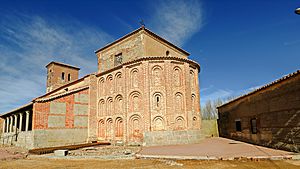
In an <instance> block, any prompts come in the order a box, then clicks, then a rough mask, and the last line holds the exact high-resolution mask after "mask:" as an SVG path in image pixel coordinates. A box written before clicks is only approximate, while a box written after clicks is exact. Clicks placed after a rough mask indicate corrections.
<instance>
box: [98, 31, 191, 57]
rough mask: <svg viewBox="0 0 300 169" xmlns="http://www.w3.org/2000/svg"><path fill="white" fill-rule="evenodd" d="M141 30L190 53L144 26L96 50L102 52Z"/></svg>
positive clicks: (183, 51)
mask: <svg viewBox="0 0 300 169" xmlns="http://www.w3.org/2000/svg"><path fill="white" fill-rule="evenodd" d="M141 30H144V31H146V32H147V33H149V34H150V35H152V36H154V37H155V38H157V39H159V40H161V41H163V42H165V43H167V44H168V45H170V46H172V47H174V48H175V49H177V50H179V51H181V52H182V53H184V54H186V55H190V54H189V53H188V52H187V51H185V50H183V49H181V48H180V47H178V46H176V45H174V44H173V43H171V42H169V41H167V40H166V39H164V38H162V37H160V36H158V35H157V34H155V33H154V32H152V31H150V30H149V29H147V28H145V27H144V26H142V27H140V28H138V29H136V30H134V31H132V32H131V33H129V34H127V35H125V36H123V37H121V38H119V39H117V40H115V41H113V42H112V43H109V44H107V45H105V46H104V47H102V48H100V49H98V50H96V51H95V53H98V52H100V51H102V50H104V49H106V48H108V47H110V46H112V45H114V44H116V43H118V42H120V41H122V40H124V39H126V38H128V37H130V36H132V35H134V34H136V33H138V32H140V31H141Z"/></svg>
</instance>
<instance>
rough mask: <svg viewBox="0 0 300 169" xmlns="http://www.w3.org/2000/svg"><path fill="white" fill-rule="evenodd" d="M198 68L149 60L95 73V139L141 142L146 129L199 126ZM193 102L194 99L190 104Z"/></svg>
mask: <svg viewBox="0 0 300 169" xmlns="http://www.w3.org/2000/svg"><path fill="white" fill-rule="evenodd" d="M197 78H198V70H197V69H196V68H193V67H191V66H190V65H189V64H188V63H185V62H179V61H170V60H151V61H143V62H140V63H133V64H131V65H127V66H124V67H122V68H120V69H117V70H114V71H112V72H109V73H107V74H104V75H101V76H99V77H97V116H96V118H95V117H89V118H90V119H97V125H94V126H93V125H90V128H98V130H97V139H98V140H108V141H118V140H121V141H123V142H126V143H141V142H143V140H144V133H145V132H151V131H178V130H188V129H195V130H197V129H198V130H199V129H200V124H201V123H200V120H201V117H200V105H199V92H198V91H197V90H199V88H198V83H199V82H198V80H197ZM192 103H193V104H192Z"/></svg>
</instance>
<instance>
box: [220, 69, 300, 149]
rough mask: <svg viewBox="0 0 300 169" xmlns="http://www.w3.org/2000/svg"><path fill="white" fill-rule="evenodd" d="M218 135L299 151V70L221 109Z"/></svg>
mask: <svg viewBox="0 0 300 169" xmlns="http://www.w3.org/2000/svg"><path fill="white" fill-rule="evenodd" d="M218 111H219V120H218V126H219V134H220V136H222V137H228V138H232V139H237V140H241V141H245V142H250V143H254V144H259V145H263V146H268V147H272V148H278V149H284V150H289V151H295V152H300V71H299V70H298V71H296V72H294V73H292V74H289V75H287V76H285V77H283V78H281V79H278V80H276V81H274V82H272V83H270V84H267V85H265V86H263V87H261V88H259V89H257V90H255V91H253V92H251V93H249V94H246V95H244V96H242V97H239V98H237V99H235V100H233V101H230V102H228V103H226V104H224V105H222V106H220V107H219V108H218Z"/></svg>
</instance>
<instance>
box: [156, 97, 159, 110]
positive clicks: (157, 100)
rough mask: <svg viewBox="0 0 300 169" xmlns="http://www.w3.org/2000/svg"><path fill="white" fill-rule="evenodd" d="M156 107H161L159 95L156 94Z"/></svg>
mask: <svg viewBox="0 0 300 169" xmlns="http://www.w3.org/2000/svg"><path fill="white" fill-rule="evenodd" d="M156 107H159V96H156Z"/></svg>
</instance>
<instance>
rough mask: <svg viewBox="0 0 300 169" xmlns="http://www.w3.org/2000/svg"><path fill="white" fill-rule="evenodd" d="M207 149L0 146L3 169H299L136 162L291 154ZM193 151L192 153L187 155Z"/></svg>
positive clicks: (293, 164)
mask: <svg viewBox="0 0 300 169" xmlns="http://www.w3.org/2000/svg"><path fill="white" fill-rule="evenodd" d="M203 144H204V145H206V144H211V145H206V146H203V145H201V146H199V145H196V146H195V145H185V146H187V147H185V146H183V145H178V146H160V147H148V148H147V147H144V148H142V150H141V149H140V147H121V146H120V147H113V146H99V147H89V148H83V149H79V150H74V151H71V152H69V155H68V156H66V157H56V156H55V155H54V154H47V155H40V156H37V155H29V156H27V153H26V151H25V150H22V149H20V148H16V147H0V169H2V168H8V169H14V168H15V169H19V168H22V169H23V168H24V169H26V168H30V169H39V168H41V169H52V168H55V169H57V168H80V169H81V168H83V169H84V168H93V169H95V168H109V169H111V168H121V169H129V168H130V169H131V168H135V169H139V168H149V169H150V168H151V169H152V168H157V169H160V168H161V169H169V168H170V169H176V168H181V169H183V168H200V169H201V168H205V169H215V168H217V169H232V168H233V169H234V168H238V169H244V168H245V169H246V168H247V169H248V168H253V169H260V168H270V169H271V168H272V169H273V168H275V169H281V168H282V169H289V168H291V169H299V168H300V160H298V161H296V160H275V161H271V160H259V159H256V160H252V161H251V160H249V159H248V160H247V159H246V158H241V159H240V160H209V161H206V160H202V161H199V160H166V159H134V156H135V154H136V153H142V154H143V153H144V154H147V153H149V154H158V155H159V154H161V155H162V154H163V155H165V154H166V153H167V154H168V155H175V156H176V155H202V153H204V152H206V153H208V152H210V153H212V154H206V155H222V156H228V155H230V154H232V153H237V154H238V155H239V156H240V155H242V156H243V155H245V154H248V155H251V156H252V155H285V154H286V153H288V154H289V152H284V151H279V150H273V149H271V150H269V149H265V148H261V147H256V146H254V145H247V144H245V143H240V142H236V141H233V140H226V139H225V140H224V139H211V140H207V141H204V142H203ZM187 152H190V154H186V153H187ZM219 153H221V154H219Z"/></svg>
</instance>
